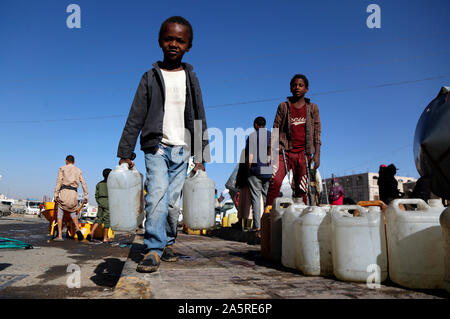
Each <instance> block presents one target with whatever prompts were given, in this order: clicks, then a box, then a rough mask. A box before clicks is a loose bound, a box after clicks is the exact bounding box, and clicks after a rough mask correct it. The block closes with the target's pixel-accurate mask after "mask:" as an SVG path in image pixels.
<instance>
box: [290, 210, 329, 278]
mask: <svg viewBox="0 0 450 319" xmlns="http://www.w3.org/2000/svg"><path fill="white" fill-rule="evenodd" d="M330 209H331V207H330V206H326V207H319V206H311V207H308V208H305V209H304V210H303V213H302V214H301V215H300V216H299V217H298V218H297V219H296V220H295V221H294V227H293V228H294V233H295V245H294V246H295V260H294V261H295V267H296V268H297V269H298V270H300V271H301V272H303V274H305V275H308V276H330V275H332V274H333V258H332V249H331V242H332V236H331V235H332V233H331V215H330Z"/></svg>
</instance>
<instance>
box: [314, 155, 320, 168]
mask: <svg viewBox="0 0 450 319" xmlns="http://www.w3.org/2000/svg"><path fill="white" fill-rule="evenodd" d="M312 161H313V162H314V169H318V168H319V166H320V159H318V158H315V157H314V158H313V159H312Z"/></svg>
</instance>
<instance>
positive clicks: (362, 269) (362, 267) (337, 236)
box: [331, 205, 388, 284]
mask: <svg viewBox="0 0 450 319" xmlns="http://www.w3.org/2000/svg"><path fill="white" fill-rule="evenodd" d="M349 210H358V211H359V212H360V214H359V216H356V214H355V216H354V215H352V214H350V213H349ZM331 232H332V245H331V249H332V257H333V258H332V259H333V273H334V275H335V276H336V278H338V279H340V280H344V281H355V282H366V283H368V284H369V283H370V284H379V283H381V282H383V281H384V280H386V278H387V274H388V269H387V268H388V267H387V253H386V237H385V230H384V223H383V218H382V213H381V209H380V208H379V207H370V208H369V210H366V209H365V208H363V207H361V206H359V205H342V206H334V207H332V208H331Z"/></svg>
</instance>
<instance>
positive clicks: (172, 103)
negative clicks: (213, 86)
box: [161, 70, 186, 146]
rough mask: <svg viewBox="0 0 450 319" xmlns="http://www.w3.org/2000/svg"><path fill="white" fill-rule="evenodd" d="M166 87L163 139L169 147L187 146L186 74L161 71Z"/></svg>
mask: <svg viewBox="0 0 450 319" xmlns="http://www.w3.org/2000/svg"><path fill="white" fill-rule="evenodd" d="M161 73H162V75H163V78H164V85H165V87H166V99H165V102H164V120H163V138H162V140H161V142H162V143H164V144H167V145H176V146H178V145H186V143H185V141H184V108H185V106H186V72H185V71H184V70H181V71H165V70H161Z"/></svg>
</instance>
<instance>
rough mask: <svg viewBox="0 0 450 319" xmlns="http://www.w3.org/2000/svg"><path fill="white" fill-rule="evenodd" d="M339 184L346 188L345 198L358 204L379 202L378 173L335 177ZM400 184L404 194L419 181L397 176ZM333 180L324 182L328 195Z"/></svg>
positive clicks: (323, 201) (329, 179)
mask: <svg viewBox="0 0 450 319" xmlns="http://www.w3.org/2000/svg"><path fill="white" fill-rule="evenodd" d="M335 178H337V180H338V181H339V183H340V184H341V185H342V187H344V198H351V199H353V200H354V201H355V202H356V203H357V202H359V201H369V200H379V199H380V195H379V192H378V184H377V182H378V173H361V174H354V175H347V176H335ZM395 179H396V180H397V182H398V189H399V191H400V192H402V193H405V194H406V193H407V192H408V191H409V190H412V188H414V185H415V183H416V181H417V179H416V178H413V177H405V176H395ZM331 180H332V179H331V178H327V179H325V180H324V182H325V184H326V186H327V193H329V191H330V187H331ZM321 203H326V198H325V197H324V192H322V200H321Z"/></svg>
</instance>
